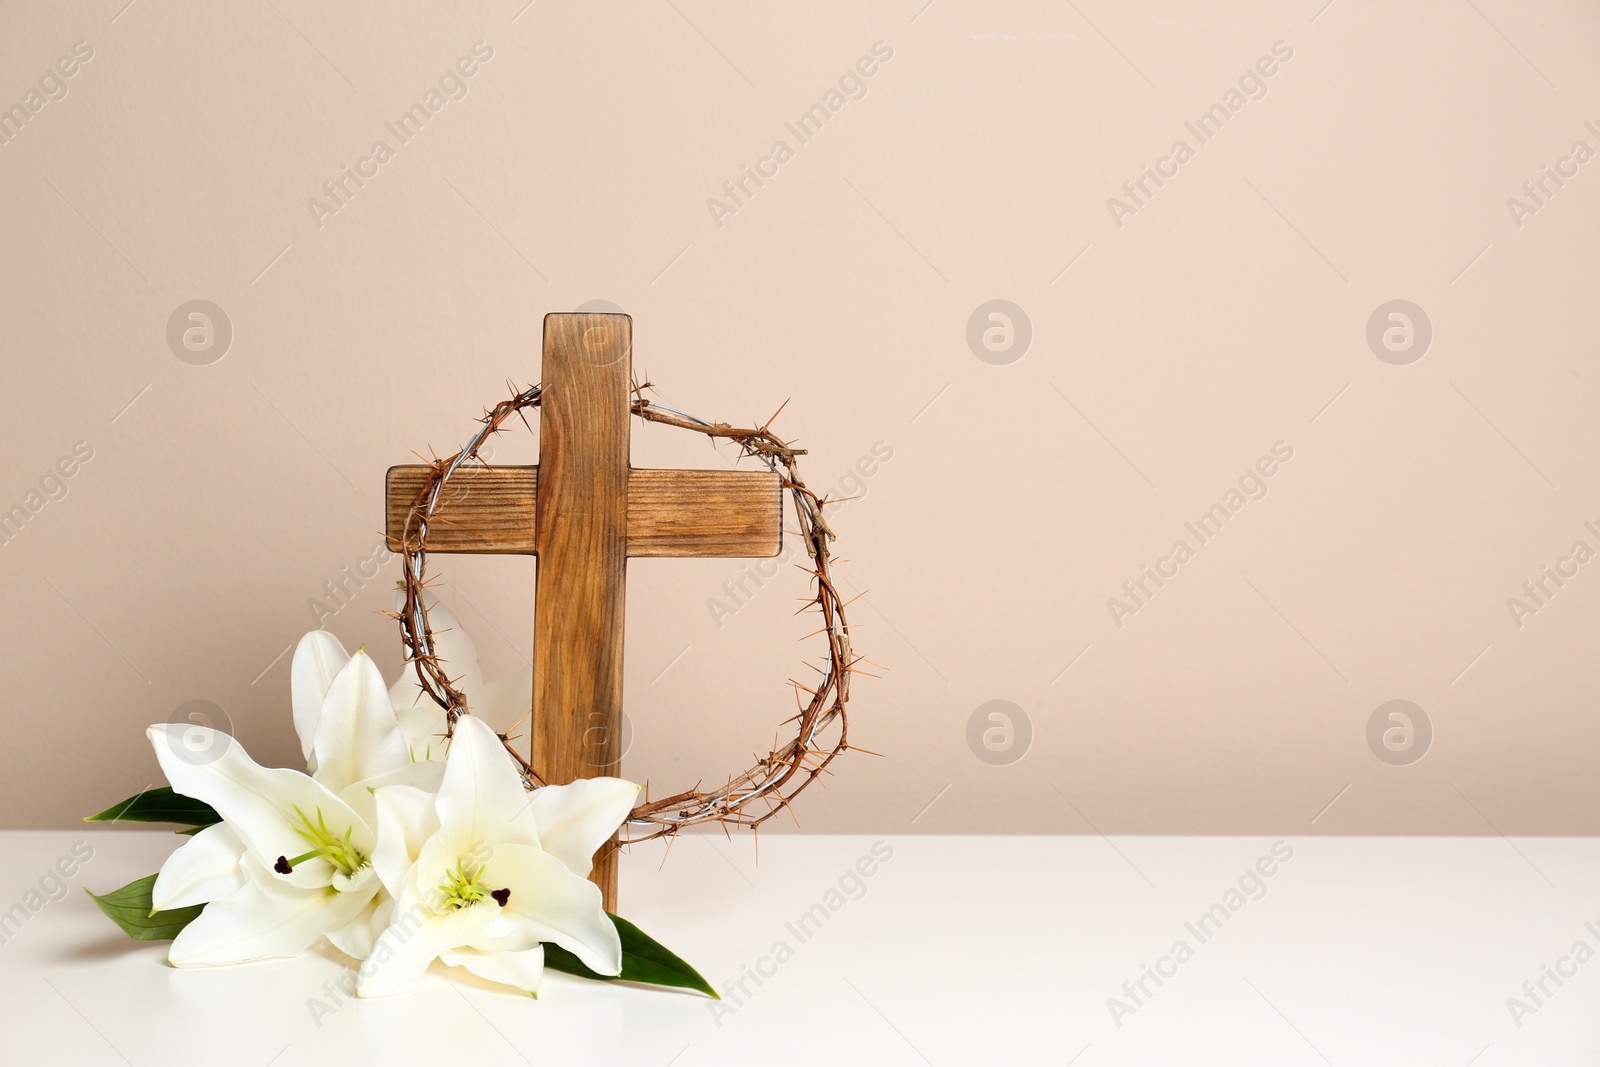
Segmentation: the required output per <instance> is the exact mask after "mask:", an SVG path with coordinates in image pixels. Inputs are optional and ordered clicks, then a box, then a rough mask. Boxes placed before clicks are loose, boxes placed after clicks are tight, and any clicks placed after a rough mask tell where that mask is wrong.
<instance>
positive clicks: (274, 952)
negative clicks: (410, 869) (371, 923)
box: [167, 871, 378, 967]
mask: <svg viewBox="0 0 1600 1067" xmlns="http://www.w3.org/2000/svg"><path fill="white" fill-rule="evenodd" d="M377 884H378V883H377V880H376V879H373V880H372V882H371V885H372V886H373V892H376V891H377ZM371 901H372V893H335V892H333V891H331V890H305V889H296V888H295V887H293V886H291V885H287V884H284V883H283V882H282V881H279V880H274V879H273V878H272V877H271V875H269V874H266V873H264V872H263V873H256V872H254V871H252V872H250V874H249V875H248V876H247V877H246V878H245V880H244V885H242V886H240V888H239V889H238V890H237V891H236V892H234V893H231V894H230V895H228V896H226V897H223V898H222V899H220V900H214V901H212V902H211V903H209V904H207V905H206V907H205V910H204V911H202V912H201V913H200V914H199V916H198V917H196V918H195V920H194V921H193V922H191V923H190V924H189V925H188V926H185V927H184V928H183V930H182V931H181V932H180V933H179V934H178V936H177V937H176V938H175V939H174V940H173V942H172V948H171V949H170V950H169V952H168V953H167V959H168V960H169V961H170V962H171V963H172V965H173V966H174V967H215V966H220V965H222V964H226V963H243V962H245V961H247V960H259V959H273V958H277V957H282V956H298V955H299V954H300V953H302V952H304V951H305V950H306V949H308V948H310V947H311V945H312V944H313V943H314V942H315V941H316V940H317V938H319V937H321V936H322V935H323V934H325V933H327V932H328V931H329V930H330V929H333V928H335V927H339V926H343V925H344V924H345V923H348V922H349V921H350V920H351V919H352V918H354V917H355V916H356V915H358V914H360V912H361V911H362V910H363V909H364V908H366V907H367V905H368V904H370V903H371Z"/></svg>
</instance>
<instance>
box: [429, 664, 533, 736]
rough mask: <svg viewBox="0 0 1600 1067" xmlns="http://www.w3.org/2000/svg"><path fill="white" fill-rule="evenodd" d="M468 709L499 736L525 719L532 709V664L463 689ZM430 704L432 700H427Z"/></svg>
mask: <svg viewBox="0 0 1600 1067" xmlns="http://www.w3.org/2000/svg"><path fill="white" fill-rule="evenodd" d="M465 692H466V694H467V707H468V708H469V709H470V710H471V711H472V714H474V715H476V716H478V717H479V718H481V719H483V721H484V722H487V723H488V724H489V725H490V726H493V727H494V728H495V729H496V730H498V731H500V732H501V733H505V732H506V731H508V730H510V729H511V728H512V727H513V726H515V725H516V724H517V722H518V721H519V720H522V719H526V718H527V717H528V712H529V711H530V710H531V709H532V708H533V664H531V663H530V664H528V665H527V666H526V667H524V668H522V670H520V671H518V672H517V673H516V674H513V675H511V676H510V677H509V678H501V679H499V680H498V681H493V682H488V683H486V684H485V685H484V686H483V687H482V688H481V689H477V690H471V689H469V690H465ZM430 703H431V701H430Z"/></svg>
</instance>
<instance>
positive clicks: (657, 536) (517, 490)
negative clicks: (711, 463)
mask: <svg viewBox="0 0 1600 1067" xmlns="http://www.w3.org/2000/svg"><path fill="white" fill-rule="evenodd" d="M430 469H431V468H429V467H427V466H425V465H423V464H409V465H407V466H402V467H390V468H389V476H388V501H387V511H388V534H389V550H390V551H391V552H398V551H399V550H400V534H401V531H402V530H403V529H404V527H405V522H406V516H407V515H408V514H409V513H410V510H411V504H412V502H413V501H414V500H416V498H417V493H418V492H419V491H420V490H421V489H422V485H423V482H424V481H425V480H426V479H427V477H428V472H429V470H430ZM538 471H539V469H538V468H537V467H495V468H492V469H487V470H486V469H476V470H467V471H463V472H461V473H459V474H457V475H456V476H455V477H454V478H451V479H450V480H449V482H447V483H446V484H445V498H444V501H443V502H442V503H441V504H440V506H439V507H438V509H437V510H436V511H435V512H434V522H433V529H432V531H431V532H430V533H429V534H428V551H430V552H467V553H500V554H514V553H522V554H532V553H535V552H537V550H538V544H537V538H536V536H535V527H534V521H533V520H534V508H535V502H536V499H537V493H538V484H539V474H538ZM627 548H628V555H630V556H656V557H667V556H737V557H743V558H750V557H755V556H775V555H777V554H778V552H779V551H781V550H782V548H783V496H782V483H781V482H780V480H779V478H778V476H777V475H776V474H773V473H772V472H771V471H697V470H635V471H632V472H631V473H630V475H629V477H628V540H627Z"/></svg>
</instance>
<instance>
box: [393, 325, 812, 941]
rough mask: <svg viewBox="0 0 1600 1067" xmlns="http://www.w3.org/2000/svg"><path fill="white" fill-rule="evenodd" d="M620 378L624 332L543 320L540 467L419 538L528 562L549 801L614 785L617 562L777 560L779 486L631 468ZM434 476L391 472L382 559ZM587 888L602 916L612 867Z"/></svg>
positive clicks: (623, 375) (460, 502)
mask: <svg viewBox="0 0 1600 1067" xmlns="http://www.w3.org/2000/svg"><path fill="white" fill-rule="evenodd" d="M632 368H633V320H632V319H631V318H630V317H629V316H627V315H603V314H551V315H546V316H545V319H544V366H543V377H542V383H543V391H542V395H541V398H540V402H539V411H540V415H539V464H538V466H536V467H494V468H489V469H482V470H477V471H471V472H463V473H461V474H459V475H457V479H453V480H452V481H451V483H450V490H449V491H447V492H446V494H445V497H446V498H448V499H446V500H445V501H444V502H442V503H441V504H440V506H439V508H438V510H437V511H435V513H434V520H433V522H432V524H431V526H430V528H429V534H428V550H429V551H431V552H487V553H502V554H508V553H509V554H517V553H520V554H527V555H536V556H538V557H539V564H538V567H539V577H538V584H537V586H536V591H535V596H534V630H533V635H534V636H533V693H532V699H533V705H532V712H533V715H532V719H531V720H530V721H531V727H530V732H531V733H532V738H533V751H532V755H531V759H532V761H533V766H534V768H535V769H536V770H538V771H539V773H540V774H541V776H543V778H544V779H545V781H546V782H547V783H549V784H551V785H556V784H561V783H565V782H570V781H572V780H573V779H575V778H590V777H597V776H600V775H615V774H617V773H618V763H619V761H620V759H621V755H622V754H621V752H620V747H621V743H622V619H623V585H624V580H625V578H626V572H627V559H628V557H629V556H746V557H753V556H775V555H777V554H778V552H779V550H780V549H781V548H782V536H783V526H782V515H783V505H782V496H781V493H782V488H781V485H780V482H779V479H778V476H777V474H775V473H773V472H771V471H701V470H635V469H634V468H633V467H632V466H631V464H630V463H629V457H628V430H629V406H630V402H631V391H632V382H633V373H632ZM431 469H432V468H430V467H427V466H420V465H410V466H402V467H390V468H389V474H388V479H387V482H388V501H387V505H388V506H387V512H388V538H389V548H390V549H391V550H392V551H396V552H398V551H400V550H401V538H402V534H403V531H404V529H405V524H406V519H407V516H408V515H409V513H410V510H411V506H412V504H413V502H414V501H415V500H416V499H417V493H418V491H419V490H420V489H421V488H422V485H423V483H424V481H425V480H426V479H427V477H428V474H429V472H430V470H431ZM444 667H445V670H446V671H447V672H448V671H449V668H450V665H449V664H448V663H446V664H444ZM469 701H470V694H469ZM469 706H470V704H469ZM590 878H592V879H593V880H594V882H595V883H596V884H597V885H599V886H600V889H601V892H602V893H603V894H604V895H605V905H606V909H607V910H608V911H615V910H616V897H617V866H616V853H615V852H613V853H611V855H610V856H608V857H607V858H606V859H604V860H602V861H601V862H599V863H597V864H596V865H595V868H594V871H593V872H592V873H591V874H590Z"/></svg>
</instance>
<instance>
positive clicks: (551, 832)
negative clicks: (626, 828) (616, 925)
mask: <svg viewBox="0 0 1600 1067" xmlns="http://www.w3.org/2000/svg"><path fill="white" fill-rule="evenodd" d="M638 798H639V786H637V785H634V784H633V783H632V782H625V781H623V780H622V779H621V778H580V779H578V780H577V781H575V782H569V783H568V784H566V785H547V786H545V787H543V788H542V789H535V790H534V791H533V794H532V796H531V797H530V798H529V800H528V807H529V808H530V809H531V810H532V811H533V819H534V822H535V823H536V824H537V825H538V827H539V844H540V845H541V846H542V847H543V848H544V850H545V851H546V852H548V853H550V854H551V855H552V856H554V857H555V858H556V859H558V860H560V861H561V862H562V863H565V864H566V865H567V867H568V869H570V870H571V871H572V873H573V874H576V875H578V876H579V877H580V878H587V877H589V871H590V870H592V869H593V867H594V854H595V852H596V851H597V850H598V849H599V848H600V846H602V845H604V844H605V843H606V842H607V841H610V840H611V838H612V837H613V836H614V835H615V834H616V832H617V827H619V826H621V825H622V821H623V820H624V819H626V818H627V817H628V812H630V811H632V810H633V804H634V801H636V800H638Z"/></svg>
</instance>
